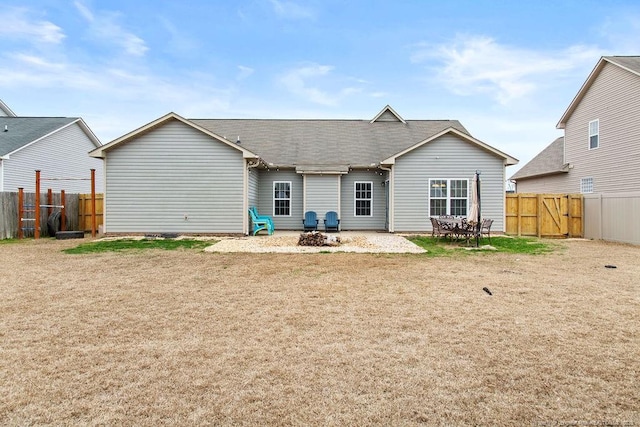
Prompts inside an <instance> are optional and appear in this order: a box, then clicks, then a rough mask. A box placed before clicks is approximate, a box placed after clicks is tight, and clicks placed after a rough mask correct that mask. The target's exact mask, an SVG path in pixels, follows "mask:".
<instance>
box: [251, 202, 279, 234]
mask: <svg viewBox="0 0 640 427" xmlns="http://www.w3.org/2000/svg"><path fill="white" fill-rule="evenodd" d="M249 216H250V217H251V224H252V225H253V230H252V231H253V235H254V236H255V235H256V234H258V233H259V232H260V231H262V230H266V231H267V234H269V235H271V234H273V231H274V230H275V227H274V226H273V220H272V219H271V217H269V216H265V215H258V210H257V209H256V208H255V207H253V206H252V207H250V208H249Z"/></svg>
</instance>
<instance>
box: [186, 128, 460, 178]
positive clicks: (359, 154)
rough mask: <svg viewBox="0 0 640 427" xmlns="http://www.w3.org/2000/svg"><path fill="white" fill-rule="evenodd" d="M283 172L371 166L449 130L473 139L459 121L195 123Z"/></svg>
mask: <svg viewBox="0 0 640 427" xmlns="http://www.w3.org/2000/svg"><path fill="white" fill-rule="evenodd" d="M190 121H191V122H193V123H195V124H197V125H198V126H201V127H203V128H205V129H207V130H208V131H210V132H213V133H215V134H216V135H219V136H221V137H223V138H225V139H227V140H229V141H236V140H237V139H238V137H239V138H240V144H241V146H243V147H244V148H246V149H248V150H250V151H252V152H254V153H259V154H260V157H261V158H262V159H263V160H264V161H265V162H266V163H267V164H269V163H273V164H274V165H277V166H300V165H316V166H320V165H328V166H330V165H350V166H352V167H355V166H370V165H371V164H378V163H379V162H380V161H381V160H383V159H386V158H388V157H391V156H393V155H394V154H396V153H399V152H400V151H402V150H405V149H407V148H409V147H411V146H413V145H415V144H417V143H419V142H421V141H424V140H425V139H428V138H430V137H432V136H434V135H436V134H438V133H439V132H442V131H444V130H445V129H448V128H454V129H457V130H459V131H460V132H463V133H465V134H467V135H469V133H468V132H467V130H466V129H465V128H464V126H462V124H460V122H459V121H457V120H407V121H406V124H405V123H402V122H398V121H394V122H387V121H378V122H375V123H370V121H369V120H300V119H299V120H261V119H257V120H256V119H190Z"/></svg>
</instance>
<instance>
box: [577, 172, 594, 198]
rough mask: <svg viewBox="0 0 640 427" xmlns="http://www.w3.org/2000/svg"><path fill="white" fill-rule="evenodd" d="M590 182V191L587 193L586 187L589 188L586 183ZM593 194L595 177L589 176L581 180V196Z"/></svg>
mask: <svg viewBox="0 0 640 427" xmlns="http://www.w3.org/2000/svg"><path fill="white" fill-rule="evenodd" d="M587 181H589V187H591V188H590V191H585V187H587V185H586V182H587ZM591 193H593V177H591V176H587V177H584V178H580V194H591Z"/></svg>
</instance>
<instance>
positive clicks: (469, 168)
mask: <svg viewBox="0 0 640 427" xmlns="http://www.w3.org/2000/svg"><path fill="white" fill-rule="evenodd" d="M91 155H92V156H94V157H98V158H102V159H104V161H105V183H106V189H105V197H106V199H105V231H106V232H108V233H150V232H178V233H237V234H240V233H242V234H246V233H248V232H249V220H248V213H247V212H248V208H249V207H251V206H255V207H257V209H258V211H259V212H260V214H263V215H269V216H271V217H272V218H273V221H274V223H275V227H276V229H290V230H301V229H302V227H303V224H302V218H303V217H304V214H305V212H307V211H314V212H316V214H317V217H318V218H319V222H320V223H322V222H323V221H322V220H323V219H324V217H325V214H326V213H327V212H329V211H332V212H337V214H338V217H339V220H340V228H341V229H342V230H386V231H389V232H402V231H429V230H430V227H431V224H430V222H429V216H431V215H441V214H451V215H460V216H464V215H466V214H467V209H468V207H469V198H470V195H471V193H470V191H469V185H470V181H471V179H472V177H473V175H474V173H475V171H476V170H480V171H482V182H483V189H482V197H483V213H484V216H487V217H491V218H495V219H496V224H495V225H494V227H495V229H496V230H500V229H501V227H503V224H504V181H505V167H506V166H507V165H511V164H515V163H516V162H517V160H516V159H514V158H513V157H511V156H509V155H507V154H505V153H503V152H501V151H499V150H497V149H495V148H493V147H491V146H489V145H487V144H485V143H483V142H481V141H479V140H477V139H475V138H474V137H472V136H471V135H470V134H469V133H468V132H467V130H466V129H465V128H464V127H463V126H462V125H461V124H460V123H459V122H458V121H456V120H404V119H403V118H402V117H401V116H400V115H399V114H398V113H397V112H395V111H394V110H393V109H392V108H391V107H389V106H387V107H385V108H384V109H383V110H382V111H381V112H380V113H379V114H377V115H376V116H375V117H374V118H373V119H372V120H254V119H237V120H233V119H191V120H187V119H185V118H182V117H180V116H179V115H177V114H174V113H170V114H167V115H166V116H164V117H161V118H159V119H157V120H155V121H154V122H151V123H149V124H147V125H145V126H143V127H141V128H139V129H137V130H135V131H133V132H131V133H129V134H127V135H124V136H122V137H120V138H118V139H116V140H114V141H112V142H110V143H108V144H106V145H104V146H101V147H99V148H97V149H95V150H94V151H93V152H92V153H91Z"/></svg>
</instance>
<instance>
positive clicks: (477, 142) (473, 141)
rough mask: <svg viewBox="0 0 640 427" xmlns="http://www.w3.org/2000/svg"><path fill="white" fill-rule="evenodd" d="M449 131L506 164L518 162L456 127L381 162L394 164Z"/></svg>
mask: <svg viewBox="0 0 640 427" xmlns="http://www.w3.org/2000/svg"><path fill="white" fill-rule="evenodd" d="M448 133H450V134H452V135H454V136H457V137H458V138H460V139H462V140H464V141H467V142H469V143H471V144H473V145H476V146H477V147H479V148H481V149H483V150H485V151H487V152H489V153H492V154H493V155H495V156H497V157H501V158H502V159H503V160H504V164H505V166H510V165H515V164H517V163H518V159H516V158H515V157H511V156H509V155H508V154H505V153H503V152H502V151H500V150H497V149H495V148H493V147H492V146H490V145H488V144H485V143H484V142H482V141H480V140H478V139H475V138H474V137H472V136H471V135H469V134H468V133H463V132H460V131H459V130H457V129H455V128H448V129H444V130H443V131H441V132H438V133H437V134H435V135H431V136H429V137H428V138H427V139H425V140H423V141H420V142H418V143H417V144H414V145H412V146H410V147H407V148H406V149H404V150H402V151H400V152H398V153H395V154H394V155H393V156H390V157H389V158H387V159H385V160H383V161H382V162H380V163H381V164H384V165H392V164H394V163H395V161H396V159H397V158H398V157H400V156H402V155H404V154H406V153H408V152H410V151H413V150H415V149H416V148H418V147H421V146H423V145H424V144H427V143H429V142H431V141H433V140H435V139H437V138H440V137H441V136H443V135H446V134H448Z"/></svg>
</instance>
